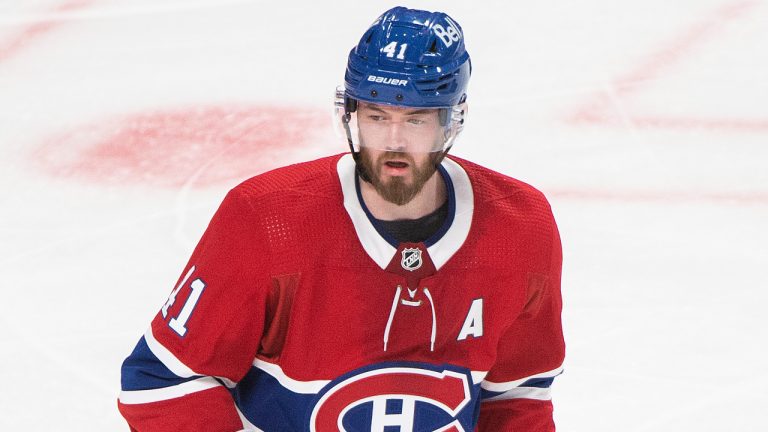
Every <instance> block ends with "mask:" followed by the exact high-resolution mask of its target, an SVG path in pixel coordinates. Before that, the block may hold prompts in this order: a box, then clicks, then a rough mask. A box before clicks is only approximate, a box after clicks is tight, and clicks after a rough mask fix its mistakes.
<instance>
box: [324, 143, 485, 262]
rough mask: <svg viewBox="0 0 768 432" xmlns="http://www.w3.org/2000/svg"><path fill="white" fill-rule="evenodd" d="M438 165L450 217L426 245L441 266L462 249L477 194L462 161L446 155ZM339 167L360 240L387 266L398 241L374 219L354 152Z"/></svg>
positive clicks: (345, 194)
mask: <svg viewBox="0 0 768 432" xmlns="http://www.w3.org/2000/svg"><path fill="white" fill-rule="evenodd" d="M438 168H439V172H440V174H441V175H442V176H443V178H444V179H445V182H446V186H447V187H446V191H447V194H448V217H447V218H446V224H445V225H444V226H443V228H441V229H440V230H439V231H438V232H437V233H436V234H435V235H433V236H432V237H431V238H430V239H429V240H427V241H426V242H425V245H426V246H427V251H428V253H429V256H430V258H432V262H433V263H434V265H435V268H436V269H438V270H439V269H440V267H442V266H443V265H444V264H445V263H446V262H447V261H448V260H449V259H450V258H451V257H452V256H453V255H454V254H455V253H456V251H458V250H459V248H460V247H461V245H462V244H464V241H465V240H466V239H467V236H468V235H469V228H470V226H471V225H472V213H473V209H474V195H473V192H472V185H471V183H470V181H469V176H468V175H467V173H466V171H464V169H463V168H462V167H461V166H460V165H459V164H458V163H456V162H454V161H453V160H451V159H449V158H445V159H443V162H442V163H441V164H440V167H438ZM336 169H337V172H338V175H339V181H340V182H341V190H342V193H343V195H344V208H345V209H346V210H347V213H348V214H349V217H350V219H351V220H352V225H354V227H355V232H356V233H357V238H358V239H359V240H360V244H361V245H362V246H363V249H364V250H365V252H366V253H367V254H368V256H370V257H371V259H373V260H374V261H375V262H376V264H377V265H378V266H379V267H381V268H382V269H385V268H387V265H388V264H389V263H390V261H392V258H393V256H394V254H395V253H396V252H397V246H398V244H397V241H395V240H394V239H392V238H391V237H390V236H389V235H388V234H386V233H384V232H380V231H378V230H377V229H376V226H375V225H374V223H373V222H372V219H373V218H372V216H371V215H370V213H368V209H367V208H366V207H365V204H364V203H363V202H362V198H361V196H360V195H359V189H358V186H357V175H356V170H355V161H354V159H353V158H352V155H351V154H346V155H344V156H342V157H341V159H339V162H338V164H337V166H336Z"/></svg>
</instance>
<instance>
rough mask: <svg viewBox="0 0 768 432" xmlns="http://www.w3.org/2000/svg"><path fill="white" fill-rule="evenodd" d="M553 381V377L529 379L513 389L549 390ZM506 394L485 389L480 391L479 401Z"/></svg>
mask: <svg viewBox="0 0 768 432" xmlns="http://www.w3.org/2000/svg"><path fill="white" fill-rule="evenodd" d="M554 381H555V377H543V378H531V379H529V380H527V381H525V382H524V383H522V384H520V385H519V386H517V387H515V388H524V387H528V388H549V387H551V386H552V383H553V382H554ZM504 393H506V391H490V390H486V389H482V390H481V391H480V398H481V399H490V398H492V397H496V396H499V395H502V394H504Z"/></svg>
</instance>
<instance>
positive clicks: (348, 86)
mask: <svg viewBox="0 0 768 432" xmlns="http://www.w3.org/2000/svg"><path fill="white" fill-rule="evenodd" d="M471 71H472V65H471V61H470V58H469V54H468V53H467V51H466V49H465V47H464V33H463V31H462V29H461V26H459V24H458V23H457V22H456V21H455V20H453V19H452V18H451V17H450V16H448V15H447V14H445V13H443V12H429V11H423V10H415V9H407V8H404V7H395V8H392V9H390V10H388V11H386V12H384V14H382V15H381V16H380V17H379V18H378V19H376V21H374V23H373V24H372V25H371V26H370V27H369V28H368V30H367V31H366V32H365V33H364V34H363V37H362V38H361V39H360V42H359V43H358V44H357V46H355V47H354V48H352V50H351V51H350V53H349V58H348V62H347V69H346V73H345V75H344V87H343V88H341V87H340V88H339V89H337V92H336V112H337V115H338V117H339V120H340V124H341V125H342V126H343V127H344V129H345V131H346V134H345V135H346V138H347V141H348V143H349V145H350V147H351V148H352V151H353V153H355V152H357V151H359V147H360V143H359V136H358V130H357V119H356V116H355V115H354V113H355V111H357V106H358V102H360V101H362V102H368V103H373V104H385V105H393V106H401V107H413V108H437V109H439V114H440V122H441V124H442V126H443V128H444V138H445V139H444V143H443V146H442V147H441V148H439V149H437V150H438V151H447V150H448V149H449V148H450V147H451V145H452V144H453V141H454V139H455V138H456V137H457V136H458V134H459V132H461V129H462V128H463V123H464V114H465V108H464V107H463V103H464V101H465V100H466V90H467V84H468V82H469V77H470V74H471Z"/></svg>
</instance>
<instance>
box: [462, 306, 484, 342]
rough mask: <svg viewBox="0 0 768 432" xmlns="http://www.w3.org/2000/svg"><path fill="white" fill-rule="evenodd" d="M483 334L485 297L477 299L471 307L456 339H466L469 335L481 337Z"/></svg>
mask: <svg viewBox="0 0 768 432" xmlns="http://www.w3.org/2000/svg"><path fill="white" fill-rule="evenodd" d="M482 335H483V299H481V298H480V299H475V300H473V301H472V306H470V307H469V312H467V318H465V319H464V325H462V326H461V332H459V337H458V339H456V340H465V339H466V338H467V336H472V337H476V338H478V337H480V336H482Z"/></svg>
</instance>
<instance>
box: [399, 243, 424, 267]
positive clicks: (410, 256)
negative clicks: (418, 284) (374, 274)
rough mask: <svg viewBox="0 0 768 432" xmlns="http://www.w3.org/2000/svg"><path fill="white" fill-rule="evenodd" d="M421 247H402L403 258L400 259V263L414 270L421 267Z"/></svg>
mask: <svg viewBox="0 0 768 432" xmlns="http://www.w3.org/2000/svg"><path fill="white" fill-rule="evenodd" d="M421 264H422V260H421V249H419V248H405V249H403V259H401V260H400V265H401V266H402V267H403V268H404V269H406V270H408V271H414V270H418V269H420V268H421Z"/></svg>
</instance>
